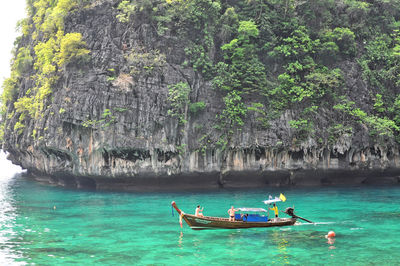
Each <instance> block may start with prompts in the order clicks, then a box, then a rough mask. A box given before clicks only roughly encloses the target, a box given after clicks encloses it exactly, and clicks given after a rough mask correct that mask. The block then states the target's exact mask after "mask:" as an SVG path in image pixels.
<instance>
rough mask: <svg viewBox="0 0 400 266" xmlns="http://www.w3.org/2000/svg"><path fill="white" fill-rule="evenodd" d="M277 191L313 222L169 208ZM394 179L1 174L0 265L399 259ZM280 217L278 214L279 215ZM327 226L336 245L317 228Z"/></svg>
mask: <svg viewBox="0 0 400 266" xmlns="http://www.w3.org/2000/svg"><path fill="white" fill-rule="evenodd" d="M280 192H283V193H284V194H285V195H286V197H287V201H286V202H285V203H281V204H279V206H278V207H280V209H284V208H285V207H286V206H292V205H294V206H295V209H296V212H297V214H298V215H300V216H303V217H305V218H308V219H310V220H312V221H314V222H316V224H307V223H301V224H299V225H296V226H292V227H282V228H264V229H262V228H261V229H242V230H207V231H194V230H191V229H190V228H189V227H188V226H187V225H186V224H185V223H184V224H183V228H182V229H181V227H180V226H179V217H178V216H177V215H176V213H175V216H174V217H172V216H171V206H170V203H171V201H172V200H175V201H176V202H177V204H178V206H179V207H180V208H181V209H182V210H184V211H185V212H187V213H192V212H194V209H195V206H196V205H197V204H201V205H202V206H204V214H205V215H219V216H221V215H222V216H226V215H227V209H228V208H229V207H230V206H231V205H234V206H236V207H240V206H246V207H263V203H262V202H261V201H262V200H264V199H266V198H267V196H268V195H269V194H273V195H279V193H280ZM399 203H400V187H379V188H371V187H353V188H337V187H330V188H309V189H304V188H303V189H300V188H297V189H280V190H277V189H263V190H246V191H237V190H236V191H228V190H221V191H212V192H188V193H107V192H93V191H76V190H68V189H63V188H59V187H50V186H46V185H42V184H39V183H36V182H33V181H30V180H29V179H26V178H24V177H21V176H14V177H2V178H0V258H1V259H0V262H1V263H0V264H1V265H4V264H11V265H13V264H16V265H18V264H21V265H24V264H28V265H29V264H32V265H33V264H37V265H63V264H79V265H84V264H85V265H94V264H96V265H117V264H120V265H148V264H157V265H172V264H175V265H176V264H180V265H190V264H192V265H198V264H200V265H208V264H214V265H217V264H218V265H240V264H244V265H267V264H277V265H282V264H290V265H318V264H321V265H322V264H328V265H339V264H345V265H398V263H399V262H400V253H399V251H398V247H399V246H400V240H399V236H400V224H399V222H400V204H399ZM283 215H284V214H283ZM330 230H334V231H335V232H336V234H337V237H336V239H335V242H334V243H328V241H327V239H325V238H324V235H325V234H327V232H328V231H330Z"/></svg>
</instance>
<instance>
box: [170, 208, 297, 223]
mask: <svg viewBox="0 0 400 266" xmlns="http://www.w3.org/2000/svg"><path fill="white" fill-rule="evenodd" d="M172 206H173V207H174V208H175V210H176V211H177V212H178V214H179V215H181V217H182V219H183V220H185V222H186V223H187V224H188V225H189V226H190V228H192V229H193V230H202V229H216V228H222V229H241V228H255V227H273V226H289V225H294V224H295V223H296V220H297V219H296V218H273V219H269V220H268V222H246V221H229V219H228V218H221V217H211V216H204V217H199V216H195V215H192V214H186V213H184V212H182V211H181V210H180V209H179V208H178V207H177V206H176V204H175V202H174V201H173V202H172Z"/></svg>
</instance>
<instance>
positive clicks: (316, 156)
mask: <svg viewBox="0 0 400 266" xmlns="http://www.w3.org/2000/svg"><path fill="white" fill-rule="evenodd" d="M116 12H117V11H116V10H115V9H113V2H112V1H103V3H100V4H98V5H93V6H91V7H90V8H87V9H82V10H79V11H76V12H74V13H72V14H71V15H69V16H68V17H67V18H66V20H65V32H80V33H81V34H82V36H83V40H84V41H85V42H86V44H87V47H88V49H89V50H90V51H91V54H90V55H91V61H90V63H88V64H86V65H84V66H78V65H76V64H68V65H66V66H65V67H64V70H63V72H62V74H61V78H60V79H59V80H58V82H57V84H56V86H55V87H54V88H53V94H52V99H50V100H49V102H48V108H46V109H45V111H44V116H43V117H44V118H43V119H40V120H31V121H30V122H29V125H27V126H26V128H25V129H24V131H23V132H22V134H16V133H13V132H12V130H8V131H6V134H5V143H4V145H3V148H4V149H5V150H6V151H8V152H9V154H10V155H9V157H10V159H11V160H12V161H13V162H14V163H16V164H18V165H21V166H22V167H23V168H26V169H28V170H29V172H30V173H32V174H34V175H35V176H37V177H41V178H48V180H51V182H55V183H58V184H62V185H69V186H76V187H85V188H86V187H95V188H99V189H122V190H134V189H143V188H171V187H172V188H173V187H191V186H193V187H196V186H203V187H219V186H224V187H249V186H257V187H258V186H261V185H269V186H282V185H319V184H351V183H374V182H381V183H382V182H383V183H396V184H398V183H399V181H400V180H399V178H398V177H397V176H398V175H399V174H400V156H399V147H398V146H397V144H394V143H391V142H389V141H387V140H385V141H384V142H382V144H377V143H376V142H375V141H372V140H371V139H370V137H369V134H368V130H367V129H366V128H363V127H362V126H360V125H358V126H357V128H356V129H357V130H356V132H357V133H356V134H343V135H341V136H339V137H338V138H337V139H336V140H335V141H334V143H330V144H327V143H319V142H318V141H317V140H315V139H312V138H307V139H305V140H302V141H301V142H296V139H295V135H294V133H293V129H292V128H291V127H290V126H289V121H290V120H291V119H292V117H293V115H294V113H295V112H296V110H288V111H286V112H284V113H282V115H281V116H280V117H278V118H276V119H274V120H271V122H270V126H269V127H267V128H260V127H258V126H257V125H256V123H255V119H256V114H249V116H248V117H247V119H246V120H245V124H244V126H243V127H242V129H241V130H237V131H235V133H234V134H233V137H232V139H231V141H230V142H229V143H228V145H227V147H226V148H224V149H223V148H221V147H220V146H218V145H208V146H205V145H203V143H204V142H207V141H208V142H209V143H216V142H217V141H218V137H219V135H220V133H219V131H218V129H216V128H215V127H214V125H215V124H216V122H215V121H216V115H217V114H219V113H221V110H222V109H223V101H222V96H221V95H220V92H219V91H218V90H215V89H213V88H212V84H211V82H210V81H206V80H205V79H204V78H202V77H201V75H200V74H198V73H197V72H195V71H194V70H193V69H192V68H189V67H186V68H184V67H182V62H183V61H184V60H185V58H184V54H185V53H184V52H183V47H179V46H176V44H177V43H179V42H177V40H175V39H173V36H170V38H167V37H159V36H158V35H157V32H156V31H155V30H154V29H153V28H152V27H151V25H149V24H146V23H139V24H138V23H136V24H128V25H127V24H124V23H121V22H119V21H118V20H117V19H116V15H117V13H116ZM143 49H144V50H145V51H146V52H149V51H160V52H161V53H162V54H163V55H165V60H161V61H163V62H162V63H161V64H160V65H159V66H158V67H157V69H156V71H153V72H152V73H151V74H150V75H138V76H135V75H132V74H130V73H132V66H131V65H130V64H129V62H128V60H127V57H128V56H129V54H130V53H131V51H132V50H133V51H139V52H140V51H143ZM142 54H143V53H142ZM141 60H145V59H144V58H142V59H141ZM341 68H342V69H344V70H348V71H347V72H346V73H345V75H346V83H347V84H346V85H348V86H357V88H359V90H358V92H355V94H358V95H363V94H362V93H360V92H362V90H363V89H365V86H364V85H363V84H362V82H360V80H361V79H360V77H359V74H358V69H357V65H356V64H355V63H354V62H345V63H343V65H342V66H341ZM180 81H185V82H187V83H188V84H189V85H190V89H191V93H190V100H191V101H192V102H199V101H203V102H204V103H205V104H206V107H205V109H204V110H201V111H199V112H197V113H190V112H187V117H186V118H187V123H184V124H180V123H179V121H178V119H177V118H175V117H172V116H171V115H169V114H168V110H169V109H170V102H169V101H168V93H169V87H168V85H170V84H176V83H178V82H180ZM31 83H32V81H30V80H29V78H26V79H25V80H24V81H23V82H22V83H21V84H20V92H19V94H20V96H22V95H24V94H25V92H26V91H27V90H28V89H29V88H31V87H32V86H33V84H31ZM355 98H357V96H356V97H355ZM359 98H360V97H359ZM359 101H361V102H362V101H363V99H359ZM9 108H12V106H11V107H9ZM331 115H332V114H330V113H329V111H327V110H320V111H319V113H318V114H316V116H317V120H318V121H320V124H317V125H315V126H316V127H317V128H322V127H324V126H325V125H324V121H325V117H329V116H331ZM16 122H17V117H15V118H13V119H10V120H9V121H7V123H8V124H9V125H10V127H9V128H13V125H14V124H15V123H16ZM34 128H35V129H36V130H37V135H38V136H42V137H41V138H33V137H32V130H33V129H34Z"/></svg>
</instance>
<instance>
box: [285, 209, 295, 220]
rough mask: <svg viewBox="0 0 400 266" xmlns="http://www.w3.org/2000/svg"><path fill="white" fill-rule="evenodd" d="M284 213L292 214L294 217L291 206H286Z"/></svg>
mask: <svg viewBox="0 0 400 266" xmlns="http://www.w3.org/2000/svg"><path fill="white" fill-rule="evenodd" d="M284 213H286V214H287V215H289V216H292V217H293V218H296V215H295V214H294V208H292V207H288V208H286V210H285V211H284Z"/></svg>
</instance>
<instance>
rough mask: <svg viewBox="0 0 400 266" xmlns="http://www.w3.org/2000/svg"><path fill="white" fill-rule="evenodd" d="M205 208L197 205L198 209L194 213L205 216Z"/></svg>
mask: <svg viewBox="0 0 400 266" xmlns="http://www.w3.org/2000/svg"><path fill="white" fill-rule="evenodd" d="M203 210H204V207H203V208H201V209H200V205H197V207H196V211H195V212H194V215H196V216H200V217H203V216H204V215H203Z"/></svg>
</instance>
